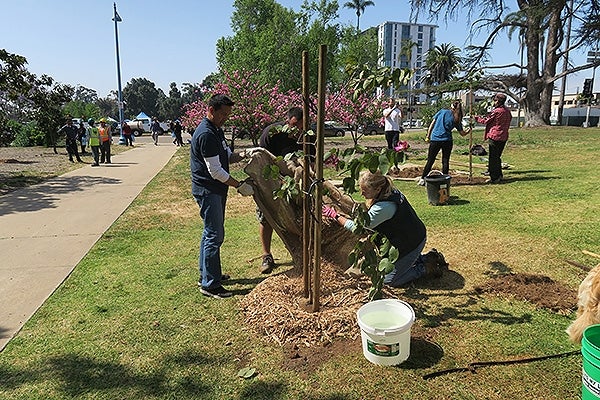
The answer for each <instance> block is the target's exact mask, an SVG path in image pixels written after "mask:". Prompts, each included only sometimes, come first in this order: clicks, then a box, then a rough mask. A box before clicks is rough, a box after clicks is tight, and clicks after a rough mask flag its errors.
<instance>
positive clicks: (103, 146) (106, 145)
mask: <svg viewBox="0 0 600 400" xmlns="http://www.w3.org/2000/svg"><path fill="white" fill-rule="evenodd" d="M100 162H101V163H103V162H106V163H108V164H110V140H107V141H106V142H102V143H100Z"/></svg>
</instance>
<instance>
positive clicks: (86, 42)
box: [0, 0, 598, 97]
mask: <svg viewBox="0 0 600 400" xmlns="http://www.w3.org/2000/svg"><path fill="white" fill-rule="evenodd" d="M374 1H375V6H371V7H367V9H366V10H365V13H364V15H363V16H361V23H360V25H361V28H363V29H364V28H366V27H368V26H376V25H378V24H380V23H381V22H385V21H396V22H406V21H408V20H409V14H410V9H409V7H408V1H407V0H404V1H399V0H374ZM2 3H3V4H2V16H3V18H2V19H3V21H2V23H1V24H0V38H2V39H1V41H0V47H1V48H5V49H6V50H7V51H8V52H10V53H15V54H19V55H22V56H24V57H26V58H27V61H28V70H29V71H31V72H33V73H35V74H37V75H40V74H48V75H50V76H51V77H53V78H54V79H55V80H57V81H59V82H62V83H68V84H71V85H74V86H76V85H82V86H85V87H87V88H90V89H94V90H96V91H97V92H98V95H99V96H100V97H104V96H106V95H107V94H108V93H109V92H110V91H111V90H116V89H117V72H116V56H115V26H114V22H113V21H112V16H113V1H109V0H18V1H3V2H2ZM279 3H280V4H282V5H283V6H285V7H288V8H292V9H294V10H299V9H300V5H301V4H302V0H279ZM339 3H340V5H341V4H344V3H345V0H341V1H339ZM510 3H511V2H510V1H509V5H510ZM117 11H118V13H119V15H120V16H121V18H122V19H123V21H122V22H120V23H119V24H118V31H119V48H120V51H119V54H120V58H121V82H122V85H123V87H124V86H125V85H126V84H127V82H128V81H129V80H131V79H132V78H147V79H149V80H150V81H152V82H154V83H155V84H156V86H158V87H160V88H162V89H163V90H164V91H165V93H168V88H169V83H170V82H176V83H177V84H178V86H179V87H180V88H181V84H182V83H184V82H190V83H199V82H201V81H202V80H203V79H204V77H205V76H207V75H208V74H210V73H211V72H214V71H216V61H215V43H216V42H217V39H218V38H220V37H222V36H230V35H232V30H231V26H230V25H231V19H230V17H231V13H232V11H233V0H170V1H164V0H144V1H142V0H122V1H120V2H119V1H117ZM338 22H340V23H342V24H345V25H355V24H356V14H355V13H354V11H353V10H349V9H346V8H343V7H341V6H340V11H339V21H338ZM418 22H420V23H433V24H437V25H438V26H439V28H438V30H437V43H438V44H440V43H447V42H450V43H453V44H455V45H456V46H458V47H460V48H462V47H463V46H464V45H465V40H466V38H467V33H468V28H469V27H468V26H467V25H466V22H465V21H460V22H453V23H451V24H450V25H449V26H446V24H445V23H444V22H443V21H441V20H440V21H437V22H436V21H429V20H427V19H426V18H420V19H419V21H418ZM481 40H482V38H479V41H477V40H476V43H480V42H481ZM492 56H493V59H492V60H491V62H492V63H496V64H497V63H502V64H503V63H508V62H513V61H518V60H519V52H518V44H517V42H516V39H513V42H509V41H508V40H505V41H502V42H499V43H498V45H497V46H496V50H495V51H494V52H493V53H492ZM572 62H574V63H575V64H582V63H584V62H585V51H583V52H580V53H577V54H572ZM561 68H562V63H561V64H560V65H559V71H560V70H561ZM591 75H592V72H591V70H590V71H586V72H582V73H580V74H579V75H577V76H576V77H574V78H570V79H569V82H568V85H567V90H568V92H576V91H577V88H578V87H579V88H581V87H582V82H583V79H584V78H586V77H590V78H591ZM597 80H598V79H597ZM596 86H597V87H598V85H596ZM579 90H581V89H579Z"/></svg>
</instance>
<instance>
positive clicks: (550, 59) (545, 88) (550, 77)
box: [524, 0, 565, 127]
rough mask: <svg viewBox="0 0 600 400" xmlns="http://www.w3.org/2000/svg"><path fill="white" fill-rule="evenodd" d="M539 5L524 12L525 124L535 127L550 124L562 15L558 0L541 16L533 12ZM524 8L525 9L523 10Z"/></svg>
mask: <svg viewBox="0 0 600 400" xmlns="http://www.w3.org/2000/svg"><path fill="white" fill-rule="evenodd" d="M539 7H540V6H539V5H538V6H537V7H532V9H531V11H530V12H529V14H528V15H527V25H528V27H527V30H526V35H525V42H526V45H527V94H526V96H525V101H524V103H525V119H526V123H525V126H529V127H535V126H543V125H550V115H551V113H552V94H553V90H554V76H555V75H556V65H557V64H558V61H559V58H558V56H557V53H558V52H559V51H560V45H561V43H562V32H561V30H562V25H563V24H562V19H561V12H562V10H563V9H564V7H565V3H564V1H562V0H558V1H557V3H556V4H554V6H553V7H552V8H551V9H549V10H547V11H548V12H549V15H546V16H545V19H542V17H541V16H540V15H537V14H535V13H536V9H538V8H539ZM526 12H527V11H526ZM545 20H547V21H548V22H547V23H548V27H547V30H546V32H545V34H546V46H545V51H544V60H542V65H541V68H540V44H541V43H542V40H543V37H542V38H540V29H539V27H540V26H543V24H542V23H543V21H545Z"/></svg>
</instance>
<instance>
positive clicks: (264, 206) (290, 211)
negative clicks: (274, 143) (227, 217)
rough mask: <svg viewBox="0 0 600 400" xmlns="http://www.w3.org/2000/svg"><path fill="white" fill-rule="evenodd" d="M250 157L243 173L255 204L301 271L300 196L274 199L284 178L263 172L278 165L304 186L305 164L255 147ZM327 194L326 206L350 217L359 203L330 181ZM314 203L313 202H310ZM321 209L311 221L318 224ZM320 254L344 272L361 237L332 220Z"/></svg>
mask: <svg viewBox="0 0 600 400" xmlns="http://www.w3.org/2000/svg"><path fill="white" fill-rule="evenodd" d="M246 155H247V156H250V161H249V163H248V165H247V166H246V167H245V168H244V171H245V172H246V173H247V174H248V176H250V178H251V180H252V181H253V184H252V186H253V187H254V201H255V202H256V204H257V205H258V207H259V209H260V210H261V211H262V212H263V213H264V216H265V219H266V220H267V221H268V222H269V224H270V225H271V226H272V227H273V230H274V231H275V232H276V233H277V235H279V237H280V238H281V240H282V241H283V243H284V245H285V247H286V249H287V250H288V251H289V252H290V255H291V256H292V261H293V264H294V268H295V269H296V270H297V271H298V272H300V271H301V270H302V253H303V245H302V214H303V207H302V200H301V198H300V197H297V198H294V199H292V200H291V201H288V200H287V199H285V198H277V199H274V198H273V193H274V192H275V191H277V190H279V189H280V187H281V184H282V180H281V179H269V178H265V177H264V174H263V171H264V169H265V167H267V166H270V165H277V166H278V167H279V171H280V175H285V176H290V177H294V179H295V181H296V182H297V183H298V185H300V184H301V182H300V179H301V178H302V168H303V167H302V165H301V163H299V162H298V161H297V160H292V161H288V162H286V161H283V160H278V159H277V158H276V157H275V156H273V155H272V154H271V153H269V152H268V151H267V150H265V149H263V148H253V149H249V150H248V151H247V152H246ZM323 186H324V188H325V193H326V194H327V196H325V198H324V203H325V204H330V205H335V207H336V209H337V210H338V211H339V212H341V213H342V214H345V215H347V216H350V215H351V214H352V209H353V207H355V206H356V203H354V201H353V200H352V199H351V198H350V197H349V196H347V195H344V194H343V193H342V192H341V191H340V190H338V189H337V188H336V187H335V185H333V184H332V183H331V182H329V181H325V182H324V183H323ZM311 203H312V204H314V202H311ZM317 212H319V213H320V212H321V210H314V209H313V210H311V215H312V220H313V222H316V218H315V214H316V213H317ZM321 237H322V243H321V254H322V257H323V259H325V260H327V261H329V262H331V263H333V264H335V265H337V266H339V267H340V268H341V269H342V270H345V269H346V268H347V267H348V266H349V265H348V254H349V253H350V252H351V251H352V249H353V247H354V245H355V243H356V242H357V239H358V237H357V236H355V235H354V234H353V233H352V232H350V231H348V230H346V229H344V228H343V227H341V226H340V225H339V224H337V223H333V222H332V221H325V220H324V221H323V226H322V236H321Z"/></svg>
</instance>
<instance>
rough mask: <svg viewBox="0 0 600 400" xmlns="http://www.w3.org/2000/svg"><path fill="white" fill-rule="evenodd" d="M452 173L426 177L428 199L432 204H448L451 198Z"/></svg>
mask: <svg viewBox="0 0 600 400" xmlns="http://www.w3.org/2000/svg"><path fill="white" fill-rule="evenodd" d="M450 179H452V177H451V176H450V175H430V176H426V177H425V183H426V186H427V199H428V200H429V204H431V205H432V206H441V205H444V204H448V201H449V200H450Z"/></svg>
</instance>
